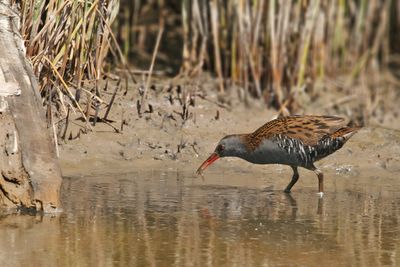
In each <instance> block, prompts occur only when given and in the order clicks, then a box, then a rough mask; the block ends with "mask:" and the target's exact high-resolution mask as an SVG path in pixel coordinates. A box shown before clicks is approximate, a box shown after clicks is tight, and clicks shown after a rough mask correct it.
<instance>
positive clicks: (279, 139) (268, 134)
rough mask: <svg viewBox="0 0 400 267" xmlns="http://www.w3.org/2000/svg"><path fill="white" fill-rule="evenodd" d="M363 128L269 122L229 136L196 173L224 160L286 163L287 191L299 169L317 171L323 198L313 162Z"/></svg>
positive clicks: (329, 119) (321, 120)
mask: <svg viewBox="0 0 400 267" xmlns="http://www.w3.org/2000/svg"><path fill="white" fill-rule="evenodd" d="M359 129H360V127H351V126H349V125H348V124H347V122H346V120H345V119H344V118H340V117H335V116H314V115H305V116H288V117H281V118H278V119H275V120H272V121H270V122H267V123H266V124H264V125H263V126H261V127H260V128H259V129H257V130H256V131H255V132H253V133H250V134H233V135H227V136H225V137H224V138H222V139H221V141H219V143H218V145H217V147H216V149H215V151H214V153H212V154H211V155H210V156H209V157H208V159H206V160H205V161H204V162H203V164H201V166H200V167H199V168H198V170H197V174H200V175H201V174H202V173H203V171H204V170H205V169H206V168H207V167H208V166H209V165H211V164H212V163H213V162H214V161H216V160H217V159H219V158H222V157H239V158H242V159H244V160H247V161H249V162H251V163H255V164H284V165H289V166H290V167H292V169H293V176H292V180H291V181H290V183H289V184H288V186H287V187H286V189H285V192H286V193H290V190H291V189H292V187H293V186H294V185H295V184H296V182H297V180H298V179H299V173H298V171H297V167H303V168H306V169H308V170H311V171H314V172H315V174H316V175H317V177H318V192H319V193H318V194H320V196H323V192H324V175H323V173H322V171H321V170H319V169H318V168H317V167H315V166H314V162H316V161H318V160H320V159H322V158H325V157H326V156H328V155H330V154H332V153H333V152H335V151H336V150H338V149H340V148H341V147H342V146H343V145H344V144H345V143H346V142H347V140H349V139H350V137H351V136H353V134H355V133H356V132H357V130H359Z"/></svg>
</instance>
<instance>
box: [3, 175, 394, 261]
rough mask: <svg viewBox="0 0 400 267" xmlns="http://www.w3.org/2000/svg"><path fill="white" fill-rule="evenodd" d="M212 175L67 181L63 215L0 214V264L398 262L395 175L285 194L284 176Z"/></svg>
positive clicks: (305, 186) (344, 180)
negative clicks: (277, 178) (321, 195)
mask: <svg viewBox="0 0 400 267" xmlns="http://www.w3.org/2000/svg"><path fill="white" fill-rule="evenodd" d="M209 176H212V177H214V179H213V180H208V179H206V180H205V181H202V180H201V179H199V178H195V177H192V176H191V175H185V174H183V173H179V172H168V173H161V172H147V173H128V174H121V175H108V176H104V177H99V176H96V177H79V178H78V177H69V178H65V179H64V184H63V189H62V196H63V197H62V198H63V199H62V201H63V204H64V213H62V214H60V215H58V216H29V215H24V216H17V215H15V216H14V215H11V216H4V217H3V218H1V220H0V235H1V237H2V238H1V239H0V265H1V266H113V265H114V266H145V265H149V266H366V265H367V266H368V265H369V266H383V265H399V264H400V226H399V218H400V217H399V215H400V194H399V193H398V192H399V191H398V190H399V186H397V185H393V184H394V183H392V182H391V181H386V180H384V179H382V178H377V177H372V176H371V177H360V178H357V177H347V178H346V177H345V178H343V177H342V178H340V177H339V178H338V177H336V178H333V179H331V181H328V182H327V184H326V188H327V192H326V195H325V196H324V198H323V199H321V198H319V197H318V196H317V195H316V194H315V193H316V190H315V189H316V188H315V187H316V178H315V180H313V181H312V182H313V183H311V181H310V182H309V184H307V183H306V184H299V185H296V187H295V188H294V192H293V193H292V194H291V195H287V194H284V193H283V192H282V191H281V189H283V188H284V186H283V185H284V184H285V182H287V181H286V180H285V181H284V182H282V184H279V185H276V184H275V185H274V184H273V183H272V181H274V180H273V179H272V178H271V179H272V180H271V181H267V180H265V179H263V178H260V177H255V178H253V180H251V179H250V180H251V182H249V177H248V176H249V175H248V174H239V175H238V177H236V178H235V177H231V176H229V175H219V176H218V175H217V174H215V173H214V174H212V173H211V174H209ZM385 181H386V182H385ZM314 183H315V186H314ZM311 184H312V185H313V186H311ZM263 185H264V186H263ZM267 185H268V186H269V187H265V186H267Z"/></svg>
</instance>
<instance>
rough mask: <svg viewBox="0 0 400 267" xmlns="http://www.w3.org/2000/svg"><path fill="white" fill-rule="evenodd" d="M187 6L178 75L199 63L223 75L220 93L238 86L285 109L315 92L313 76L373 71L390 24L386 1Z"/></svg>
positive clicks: (381, 62)
mask: <svg viewBox="0 0 400 267" xmlns="http://www.w3.org/2000/svg"><path fill="white" fill-rule="evenodd" d="M190 3H191V4H188V3H187V4H186V5H183V14H184V16H183V25H184V29H185V31H184V32H185V37H184V40H185V44H184V51H183V55H184V57H185V58H184V59H185V62H186V64H184V65H183V67H184V73H189V74H192V73H194V74H196V73H197V72H198V69H199V68H198V66H203V65H206V66H208V67H209V69H210V70H211V71H214V72H215V73H216V75H217V77H218V78H219V79H220V80H223V82H224V85H221V86H220V90H223V88H224V87H225V86H226V85H229V84H237V85H239V86H241V87H244V88H245V89H246V90H245V91H246V92H249V93H250V94H252V95H254V96H257V97H263V98H264V99H265V100H266V102H267V103H268V104H270V105H272V106H274V107H276V108H278V109H280V110H281V111H282V112H284V113H285V111H286V112H287V111H288V110H289V111H290V110H291V109H292V108H293V107H292V105H291V104H292V103H293V102H294V100H298V101H297V102H301V103H304V98H309V97H311V96H312V95H313V94H315V93H316V92H314V91H313V90H314V88H313V84H314V82H315V81H317V80H318V79H324V78H326V77H335V76H337V75H342V74H347V73H349V74H350V75H349V76H350V77H349V80H350V82H351V81H354V80H356V79H357V78H358V77H359V76H360V74H362V73H364V72H367V73H369V72H375V73H378V72H379V71H380V70H381V68H382V66H386V64H387V61H388V58H389V55H390V49H389V47H390V45H389V43H390V40H391V39H390V38H391V36H390V26H391V25H392V24H395V23H397V22H396V21H395V16H396V12H393V10H392V9H393V8H394V9H395V5H394V4H393V2H392V1H389V0H388V1H379V0H372V1H366V0H362V1H320V0H310V1H296V2H293V1H276V0H272V1H262V0H256V1H239V0H234V1H229V2H226V1H218V0H212V1H208V2H207V3H204V2H203V1H198V0H194V1H191V2H190ZM397 13H398V12H397ZM392 35H394V33H392ZM205 43H206V44H207V49H205V48H204V44H205ZM207 53H208V54H207ZM306 91H307V93H305V92H306Z"/></svg>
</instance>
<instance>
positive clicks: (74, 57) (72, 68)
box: [14, 0, 125, 138]
mask: <svg viewBox="0 0 400 267" xmlns="http://www.w3.org/2000/svg"><path fill="white" fill-rule="evenodd" d="M14 4H15V5H18V7H19V9H20V14H21V25H20V28H21V29H20V31H21V34H22V36H23V39H24V40H25V46H26V55H27V56H28V58H29V59H30V60H31V63H32V67H33V70H34V73H35V74H36V75H37V77H38V80H39V86H40V93H41V95H42V97H43V103H44V105H45V106H46V107H47V117H48V118H49V120H50V123H51V124H53V128H55V127H54V123H56V119H57V123H60V122H64V123H62V127H58V128H63V127H64V129H59V130H60V132H61V133H63V132H64V133H66V130H67V129H66V127H68V119H69V117H70V112H72V113H78V114H80V116H81V118H82V120H83V121H85V122H86V124H85V125H84V126H83V128H84V129H85V131H86V130H87V129H90V128H91V126H90V124H89V123H88V122H89V120H91V117H94V118H93V121H94V123H93V124H95V122H96V121H97V116H98V115H99V114H98V111H99V108H100V107H102V108H103V109H104V110H105V111H106V113H107V112H108V111H109V108H108V106H109V104H108V103H105V101H104V100H103V99H102V98H101V96H100V94H99V91H100V90H99V86H100V83H99V81H100V80H101V79H102V77H103V75H104V73H105V70H104V66H105V64H104V63H105V61H106V58H107V55H108V53H109V52H110V51H111V52H113V53H114V54H115V55H116V58H119V59H122V63H125V62H124V61H123V57H122V54H121V52H120V51H119V50H118V49H119V48H118V46H117V45H116V44H117V43H116V39H115V37H114V36H113V33H112V31H111V24H112V22H113V21H114V19H115V17H116V16H117V14H118V10H119V1H118V0H92V1H72V0H48V1H45V0H29V1H15V2H14ZM111 104H112V103H111ZM105 116H106V115H105ZM59 118H61V120H58V119H59ZM60 125H61V124H60ZM60 125H57V126H60ZM55 132H56V131H55ZM64 138H65V134H64Z"/></svg>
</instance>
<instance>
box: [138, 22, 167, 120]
mask: <svg viewBox="0 0 400 267" xmlns="http://www.w3.org/2000/svg"><path fill="white" fill-rule="evenodd" d="M163 32H164V23H163V21H162V20H161V21H160V29H159V30H158V35H157V40H156V45H155V47H154V51H153V56H152V58H151V64H150V68H149V74H148V75H147V80H146V84H145V87H144V92H143V94H142V98H141V100H140V107H139V114H142V113H143V108H145V106H146V96H147V91H148V88H149V87H150V82H151V76H152V73H153V68H154V63H155V61H156V57H157V53H158V48H159V46H160V42H161V37H162V35H163Z"/></svg>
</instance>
